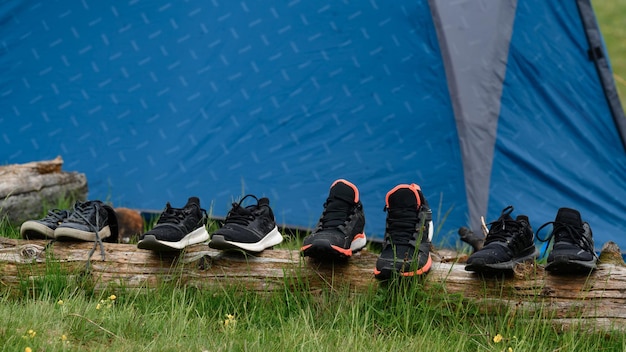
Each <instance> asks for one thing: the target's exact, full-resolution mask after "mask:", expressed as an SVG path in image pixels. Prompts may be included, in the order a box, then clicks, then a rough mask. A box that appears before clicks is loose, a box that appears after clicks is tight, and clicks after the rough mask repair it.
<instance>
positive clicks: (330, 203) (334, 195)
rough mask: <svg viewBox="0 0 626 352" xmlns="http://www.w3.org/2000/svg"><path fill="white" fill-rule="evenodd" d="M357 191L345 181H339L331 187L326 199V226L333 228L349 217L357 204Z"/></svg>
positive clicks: (324, 225)
mask: <svg viewBox="0 0 626 352" xmlns="http://www.w3.org/2000/svg"><path fill="white" fill-rule="evenodd" d="M355 198H357V195H356V194H355V191H354V189H353V188H352V187H350V185H348V184H346V183H344V182H341V181H339V182H337V183H335V184H334V185H333V186H332V187H331V188H330V192H329V194H328V199H327V200H326V209H325V212H324V213H325V215H324V220H323V222H324V224H323V227H324V228H333V227H337V226H340V225H342V224H343V223H344V222H345V221H346V219H347V218H348V216H349V214H350V212H351V211H352V207H354V205H355V204H356V202H355V201H354V199H355Z"/></svg>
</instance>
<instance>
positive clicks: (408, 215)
mask: <svg viewBox="0 0 626 352" xmlns="http://www.w3.org/2000/svg"><path fill="white" fill-rule="evenodd" d="M385 209H386V211H387V221H386V229H385V238H384V242H383V249H382V252H381V254H380V256H379V257H378V260H377V261H376V269H375V270H374V274H375V276H376V277H377V278H379V279H387V278H389V277H390V276H391V274H392V273H394V272H395V273H398V274H400V275H403V276H413V275H421V274H424V273H426V272H428V270H430V266H431V264H432V259H431V256H430V245H431V244H430V241H431V239H432V233H433V225H432V212H431V210H430V207H429V206H428V202H427V201H426V198H425V197H424V195H423V193H422V191H421V189H420V188H419V186H418V185H416V184H411V185H398V186H396V187H395V188H394V189H392V190H391V191H389V193H387V197H386V206H385Z"/></svg>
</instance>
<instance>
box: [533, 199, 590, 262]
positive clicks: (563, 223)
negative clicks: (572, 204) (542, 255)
mask: <svg viewBox="0 0 626 352" xmlns="http://www.w3.org/2000/svg"><path fill="white" fill-rule="evenodd" d="M549 224H552V225H553V228H552V232H551V233H550V235H549V236H548V238H546V239H541V238H539V240H540V241H542V242H547V241H550V240H551V239H554V244H553V246H552V250H551V251H550V254H549V255H548V265H547V266H546V269H547V270H549V271H550V270H552V269H553V268H554V269H555V271H576V270H577V269H585V268H586V269H593V268H595V265H596V262H597V256H596V253H595V250H594V244H593V237H592V232H591V227H590V226H589V224H588V223H586V222H583V221H582V218H581V216H580V213H579V212H578V211H577V210H575V209H570V208H560V209H559V210H558V212H557V215H556V218H555V220H554V221H553V222H548V223H546V224H543V225H542V226H541V227H540V228H539V231H540V230H541V229H543V228H544V227H545V226H547V225H549ZM581 267H582V268H581Z"/></svg>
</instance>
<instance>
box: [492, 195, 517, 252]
mask: <svg viewBox="0 0 626 352" xmlns="http://www.w3.org/2000/svg"><path fill="white" fill-rule="evenodd" d="M512 212H513V206H511V205H509V206H508V207H506V208H504V209H503V210H502V213H500V217H499V218H498V220H496V221H493V222H490V223H489V234H487V237H486V238H485V245H487V244H489V243H491V242H507V241H508V240H510V239H511V236H512V235H513V234H515V233H516V232H518V231H519V229H520V224H519V222H517V221H516V220H514V219H513V218H511V213H512Z"/></svg>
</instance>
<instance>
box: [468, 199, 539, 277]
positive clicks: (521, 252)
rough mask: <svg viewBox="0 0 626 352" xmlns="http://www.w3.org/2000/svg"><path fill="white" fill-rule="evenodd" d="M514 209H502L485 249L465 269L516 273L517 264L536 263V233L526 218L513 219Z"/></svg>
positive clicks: (473, 256)
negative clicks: (534, 261)
mask: <svg viewBox="0 0 626 352" xmlns="http://www.w3.org/2000/svg"><path fill="white" fill-rule="evenodd" d="M512 212H513V207H512V206H508V207H506V208H504V209H503V210H502V213H501V215H500V218H498V220H496V221H494V222H492V223H490V224H489V225H490V228H489V233H488V234H487V237H486V238H485V244H484V246H483V248H481V249H480V250H478V251H476V252H474V253H472V255H470V256H469V258H467V263H466V265H465V270H467V271H475V272H481V273H498V272H503V273H504V272H512V271H513V268H515V265H517V263H522V262H526V261H532V260H535V259H536V258H537V256H538V254H539V252H538V251H537V249H536V248H535V243H534V234H533V230H532V228H531V226H530V222H529V221H528V217H527V216H525V215H519V216H517V218H516V219H513V218H512V217H511V213H512Z"/></svg>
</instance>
